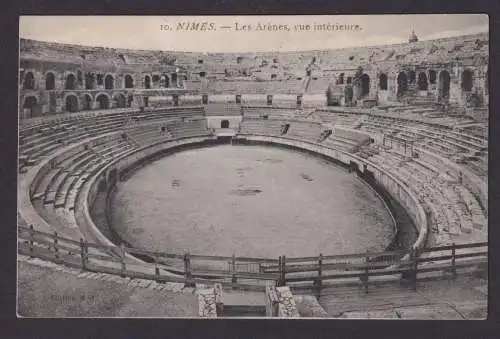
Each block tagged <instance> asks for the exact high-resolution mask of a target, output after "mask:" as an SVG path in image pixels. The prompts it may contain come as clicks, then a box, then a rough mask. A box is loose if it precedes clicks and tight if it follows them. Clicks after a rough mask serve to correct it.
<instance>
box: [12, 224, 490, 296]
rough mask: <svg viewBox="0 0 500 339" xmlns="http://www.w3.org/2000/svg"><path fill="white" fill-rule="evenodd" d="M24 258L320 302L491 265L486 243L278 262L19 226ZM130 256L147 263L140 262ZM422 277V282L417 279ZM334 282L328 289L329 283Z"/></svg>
mask: <svg viewBox="0 0 500 339" xmlns="http://www.w3.org/2000/svg"><path fill="white" fill-rule="evenodd" d="M18 230H19V235H18V238H19V243H18V251H19V253H20V254H24V255H29V256H31V257H37V258H40V259H44V260H49V261H52V262H56V263H59V264H64V265H66V266H69V267H74V268H80V269H82V270H87V271H92V272H101V273H108V274H116V275H120V276H122V277H129V278H132V279H134V278H140V279H149V280H155V281H157V282H163V283H164V282H177V283H183V284H184V285H185V286H186V287H187V286H189V287H194V286H195V284H196V283H201V284H208V283H210V284H211V283H214V282H215V283H220V284H222V285H223V286H224V285H225V286H227V287H231V288H240V289H241V288H243V289H257V290H261V291H264V290H265V282H266V281H274V282H275V285H276V286H285V285H289V286H290V287H292V288H308V289H311V288H312V289H313V290H314V291H315V292H316V293H317V295H318V297H319V295H320V292H321V290H322V288H324V287H326V286H333V285H335V284H342V283H346V284H353V283H354V284H361V285H362V286H363V288H364V290H365V293H368V291H369V285H370V284H371V283H377V281H379V280H380V278H388V279H389V278H392V279H393V280H399V281H404V282H407V283H408V284H409V285H410V286H411V287H412V288H413V289H414V290H416V288H417V281H418V280H419V279H424V278H426V277H432V275H433V274H441V275H443V273H444V274H448V273H449V274H450V278H451V279H455V278H456V277H457V269H462V268H467V267H472V266H478V265H479V266H481V265H485V264H486V263H487V256H488V252H487V246H488V243H486V242H482V243H472V244H460V245H455V244H452V245H446V246H439V247H433V248H424V249H422V250H421V251H420V252H416V251H413V252H411V253H410V259H409V260H406V261H404V262H403V261H401V258H402V257H403V256H404V254H405V253H404V252H402V251H392V252H366V253H360V254H341V255H323V254H320V255H319V256H314V257H301V258H287V257H286V256H280V257H279V258H278V259H268V258H249V257H237V256H236V255H234V254H233V255H232V256H231V257H229V256H210V255H194V254H191V253H189V252H187V253H182V254H181V253H168V252H158V251H154V252H153V251H147V250H143V249H137V248H131V247H126V246H124V245H123V244H121V245H120V246H108V245H100V244H93V243H88V242H87V241H86V240H84V239H80V240H79V241H75V240H73V239H69V238H66V237H62V236H60V235H59V234H57V232H54V233H52V234H51V233H46V232H40V231H37V230H35V229H34V228H33V226H30V227H23V226H19V227H18ZM128 255H133V256H135V257H136V258H139V259H141V260H143V261H144V262H145V263H140V262H137V261H135V260H132V259H133V258H131V257H129V256H128ZM419 274H420V278H419V277H418V275H419ZM328 282H330V284H327V283H328Z"/></svg>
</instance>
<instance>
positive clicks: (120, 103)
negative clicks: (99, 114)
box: [113, 93, 127, 108]
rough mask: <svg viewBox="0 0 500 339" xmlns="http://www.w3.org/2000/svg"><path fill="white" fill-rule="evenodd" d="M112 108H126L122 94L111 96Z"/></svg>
mask: <svg viewBox="0 0 500 339" xmlns="http://www.w3.org/2000/svg"><path fill="white" fill-rule="evenodd" d="M113 107H114V108H115V107H116V108H125V107H127V99H126V98H125V95H123V94H122V93H116V94H115V95H114V96H113Z"/></svg>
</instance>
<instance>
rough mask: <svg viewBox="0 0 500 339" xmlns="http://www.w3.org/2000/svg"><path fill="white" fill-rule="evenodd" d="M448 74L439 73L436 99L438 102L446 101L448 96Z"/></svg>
mask: <svg viewBox="0 0 500 339" xmlns="http://www.w3.org/2000/svg"><path fill="white" fill-rule="evenodd" d="M450 81H451V78H450V73H449V72H448V71H446V70H445V71H441V72H440V73H439V83H438V98H439V100H446V99H448V98H449V95H450Z"/></svg>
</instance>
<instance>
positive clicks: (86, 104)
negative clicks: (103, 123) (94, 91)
mask: <svg viewBox="0 0 500 339" xmlns="http://www.w3.org/2000/svg"><path fill="white" fill-rule="evenodd" d="M91 109H92V97H91V96H90V95H89V94H85V95H84V96H83V105H82V110H84V111H90V110H91Z"/></svg>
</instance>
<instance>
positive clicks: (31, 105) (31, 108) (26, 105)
mask: <svg viewBox="0 0 500 339" xmlns="http://www.w3.org/2000/svg"><path fill="white" fill-rule="evenodd" d="M37 108H38V99H37V98H36V97H35V96H33V95H29V96H27V97H24V102H23V109H24V110H25V113H24V118H32V117H36V116H38V115H39V114H37V113H38V112H39V110H38V109H37Z"/></svg>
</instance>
